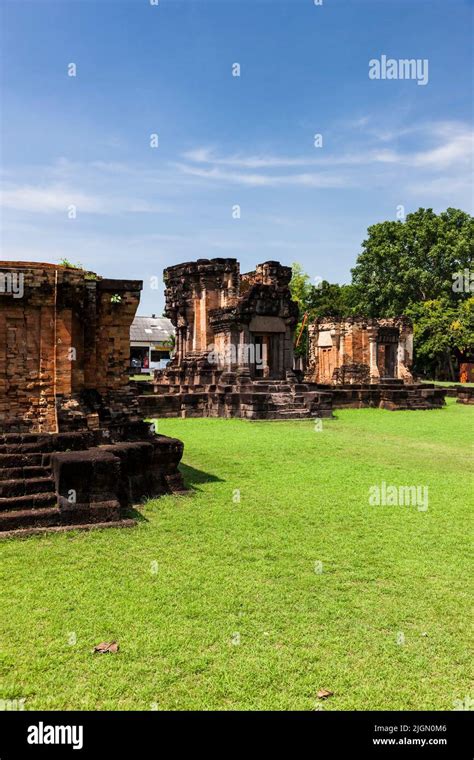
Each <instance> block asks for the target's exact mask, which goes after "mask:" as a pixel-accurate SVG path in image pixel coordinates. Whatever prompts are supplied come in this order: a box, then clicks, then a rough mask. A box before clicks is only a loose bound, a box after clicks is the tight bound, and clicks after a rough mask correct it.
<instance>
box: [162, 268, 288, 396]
mask: <svg viewBox="0 0 474 760" xmlns="http://www.w3.org/2000/svg"><path fill="white" fill-rule="evenodd" d="M290 279H291V267H286V266H282V265H281V264H280V263H279V262H277V261H267V262H265V263H263V264H259V265H257V267H256V269H255V271H253V272H248V273H246V274H242V275H240V271H239V264H238V262H237V260H236V259H199V260H198V261H195V262H189V263H186V264H179V265H177V266H173V267H169V268H168V269H166V270H165V272H164V280H165V284H166V315H167V316H168V317H169V319H171V321H172V322H173V324H174V325H175V327H176V353H175V357H174V360H173V363H172V370H173V371H174V370H176V369H182V370H183V371H185V370H186V376H185V377H183V378H182V379H183V380H186V382H188V381H189V380H190V381H191V382H192V378H191V377H190V369H189V368H190V367H192V368H193V370H192V371H193V372H194V366H195V364H196V361H197V359H198V358H199V357H200V359H201V362H206V361H207V362H211V363H213V364H214V365H215V369H219V370H224V369H226V370H229V371H230V370H231V371H243V372H248V373H250V374H251V375H255V376H257V374H258V372H259V370H257V369H256V367H255V361H252V349H255V346H257V345H262V346H265V349H266V352H267V354H268V363H267V365H266V366H265V367H264V369H263V370H262V374H261V376H264V377H271V378H275V379H277V378H284V377H285V373H286V372H288V371H291V370H292V366H293V335H294V329H295V325H296V323H297V318H298V309H297V305H296V303H294V302H293V301H292V299H291V293H290V290H289V282H290ZM255 353H256V351H253V355H255ZM210 354H212V356H211V357H210ZM168 374H169V373H168ZM165 375H166V373H165Z"/></svg>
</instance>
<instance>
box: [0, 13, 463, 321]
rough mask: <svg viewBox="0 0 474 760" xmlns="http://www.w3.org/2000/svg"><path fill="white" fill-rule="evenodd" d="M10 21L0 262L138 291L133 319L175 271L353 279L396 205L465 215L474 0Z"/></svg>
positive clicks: (147, 309)
mask: <svg viewBox="0 0 474 760" xmlns="http://www.w3.org/2000/svg"><path fill="white" fill-rule="evenodd" d="M1 7H2V26H3V32H2V48H3V53H2V58H1V63H2V95H1V105H2V112H3V126H2V157H1V168H2V190H3V193H2V195H3V200H2V250H3V253H2V258H4V259H12V260H32V261H50V262H57V261H59V260H60V259H61V258H62V257H66V258H68V259H69V260H71V261H73V262H80V263H82V264H83V265H84V266H85V267H87V268H90V269H93V270H95V271H97V272H98V273H100V274H102V275H104V276H108V277H129V278H136V279H143V280H144V291H143V296H142V302H141V305H140V311H139V313H141V314H148V313H152V312H156V313H161V311H162V308H163V296H162V288H161V284H160V287H159V289H158V290H156V289H154V288H153V287H152V286H151V285H152V283H154V282H155V281H156V280H153V279H152V278H157V277H158V278H159V280H160V283H161V273H162V270H163V268H164V267H166V266H169V265H171V264H175V263H179V262H181V261H187V260H192V259H195V258H199V257H200V258H208V257H209V258H211V257H218V256H222V257H225V256H231V257H236V258H238V259H239V260H240V262H241V271H248V270H251V269H253V268H254V266H255V264H257V263H260V262H262V261H266V260H269V259H276V260H279V261H281V262H283V263H285V264H291V263H292V262H293V261H299V262H300V263H301V264H302V265H303V266H304V268H305V269H306V270H307V271H308V273H309V274H310V275H311V277H312V278H314V277H323V278H325V279H328V280H330V281H338V282H348V281H350V269H351V267H352V266H354V264H355V260H356V257H357V254H358V253H359V251H360V246H361V243H362V241H363V239H364V237H365V233H366V230H367V227H368V226H369V225H370V224H373V223H375V222H378V221H383V220H385V219H394V218H396V215H397V208H398V207H399V206H403V207H404V209H405V212H406V213H409V212H410V211H413V210H415V209H417V208H418V207H419V206H424V207H432V208H434V209H435V210H437V211H440V210H443V209H444V208H446V207H448V206H455V207H460V208H462V209H464V210H466V211H470V212H472V195H471V193H472V190H471V189H470V178H471V173H472V152H471V151H472V95H473V90H472V53H471V35H472V11H473V4H472V2H470V0H439V1H438V0H426V1H425V0H417V1H416V0H375V1H372V0H346V1H344V0H323V4H322V6H315V5H314V0H281V1H279V0H254V1H253V2H245V1H244V0H219V1H217V0H214V1H212V2H207V0H183V2H180V1H179V0H159V4H158V5H157V6H155V5H151V4H150V0H131V1H127V0H100V1H98V2H96V1H95V0H64V1H62V2H60V1H58V2H53V3H51V2H47V1H46V0H44V1H43V0H36V2H24V1H23V0H15V1H14V2H12V1H10V0H1ZM381 55H387V56H388V57H389V58H394V59H396V60H398V59H404V58H415V59H428V66H429V68H428V71H429V80H428V83H427V84H426V85H419V84H418V83H417V81H415V80H413V79H412V80H393V79H391V80H388V79H386V80H371V79H370V78H369V76H368V71H369V61H370V60H371V59H373V58H380V56H381ZM70 63H74V64H75V65H76V67H77V71H76V76H75V77H70V76H68V64H70ZM234 63H239V64H240V67H241V69H240V77H234V76H232V65H233V64H234ZM151 134H158V141H159V146H158V148H152V147H150V135H151ZM315 134H321V135H322V142H323V145H322V147H320V148H316V147H315V146H314V135H315ZM71 204H73V205H74V206H75V207H76V209H77V215H76V218H74V219H71V218H68V209H69V206H70V205H71ZM235 205H239V206H240V219H236V218H233V214H232V208H233V206H235Z"/></svg>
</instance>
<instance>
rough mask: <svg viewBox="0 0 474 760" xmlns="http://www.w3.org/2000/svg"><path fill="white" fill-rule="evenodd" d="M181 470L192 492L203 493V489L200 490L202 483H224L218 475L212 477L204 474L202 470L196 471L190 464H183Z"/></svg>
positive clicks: (207, 473) (180, 466)
mask: <svg viewBox="0 0 474 760" xmlns="http://www.w3.org/2000/svg"><path fill="white" fill-rule="evenodd" d="M179 469H180V472H181V473H182V475H183V478H184V482H185V485H186V487H187V488H190V489H191V490H192V491H201V490H202V489H201V488H199V485H201V484H202V483H223V482H224V481H223V479H222V478H218V477H217V475H212V474H211V473H210V472H203V471H202V470H196V469H195V468H194V467H190V466H189V465H188V464H183V463H181V464H180V465H179Z"/></svg>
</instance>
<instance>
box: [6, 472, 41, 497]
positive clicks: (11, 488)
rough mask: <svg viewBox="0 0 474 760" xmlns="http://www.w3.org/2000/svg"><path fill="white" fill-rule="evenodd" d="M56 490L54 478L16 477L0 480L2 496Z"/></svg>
mask: <svg viewBox="0 0 474 760" xmlns="http://www.w3.org/2000/svg"><path fill="white" fill-rule="evenodd" d="M53 490H54V479H53V478H52V477H51V476H50V477H47V478H29V479H26V480H25V479H24V478H16V479H14V480H0V498H8V497H10V496H26V495H31V494H33V495H34V494H40V493H50V492H51V491H53Z"/></svg>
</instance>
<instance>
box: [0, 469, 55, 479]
mask: <svg viewBox="0 0 474 760" xmlns="http://www.w3.org/2000/svg"><path fill="white" fill-rule="evenodd" d="M29 478H51V470H50V468H49V467H39V466H34V467H0V482H1V481H2V480H26V479H29Z"/></svg>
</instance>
